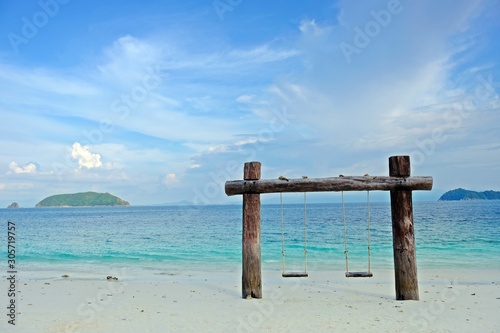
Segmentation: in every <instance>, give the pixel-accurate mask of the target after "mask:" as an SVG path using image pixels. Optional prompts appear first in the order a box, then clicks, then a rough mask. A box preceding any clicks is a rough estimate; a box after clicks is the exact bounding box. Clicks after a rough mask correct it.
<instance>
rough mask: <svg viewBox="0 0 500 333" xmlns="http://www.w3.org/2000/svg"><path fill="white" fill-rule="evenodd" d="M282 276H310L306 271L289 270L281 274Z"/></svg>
mask: <svg viewBox="0 0 500 333" xmlns="http://www.w3.org/2000/svg"><path fill="white" fill-rule="evenodd" d="M281 276H282V277H284V278H302V277H309V274H307V273H306V272H287V273H283V274H281Z"/></svg>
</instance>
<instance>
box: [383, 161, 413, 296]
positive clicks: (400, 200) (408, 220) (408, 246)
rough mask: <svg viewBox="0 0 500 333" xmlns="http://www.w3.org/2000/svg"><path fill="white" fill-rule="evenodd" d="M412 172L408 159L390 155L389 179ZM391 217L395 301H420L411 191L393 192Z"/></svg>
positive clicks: (407, 175) (408, 174) (406, 175)
mask: <svg viewBox="0 0 500 333" xmlns="http://www.w3.org/2000/svg"><path fill="white" fill-rule="evenodd" d="M410 173H411V170H410V157H409V156H391V157H390V158H389V176H391V177H409V176H410ZM391 215H392V246H393V249H394V273H395V277H396V299H397V300H418V280H417V259H416V252H415V233H414V228H413V203H412V192H411V190H403V191H391Z"/></svg>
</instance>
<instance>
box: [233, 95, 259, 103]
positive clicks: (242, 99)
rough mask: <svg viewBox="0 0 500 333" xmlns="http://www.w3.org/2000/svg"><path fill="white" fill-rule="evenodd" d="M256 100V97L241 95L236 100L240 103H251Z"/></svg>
mask: <svg viewBox="0 0 500 333" xmlns="http://www.w3.org/2000/svg"><path fill="white" fill-rule="evenodd" d="M254 98H255V96H254V95H241V96H239V97H238V98H237V99H236V102H238V103H250V102H252V101H253V99H254Z"/></svg>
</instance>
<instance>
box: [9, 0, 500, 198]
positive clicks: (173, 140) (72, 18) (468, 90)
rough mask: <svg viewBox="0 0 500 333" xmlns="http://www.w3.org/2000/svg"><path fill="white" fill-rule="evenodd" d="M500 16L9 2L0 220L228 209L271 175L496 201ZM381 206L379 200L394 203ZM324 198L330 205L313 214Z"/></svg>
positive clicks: (390, 9)
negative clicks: (14, 211)
mask: <svg viewBox="0 0 500 333" xmlns="http://www.w3.org/2000/svg"><path fill="white" fill-rule="evenodd" d="M499 15H500V2H499V1H494V0H458V1H451V0H449V1H430V0H427V1H411V0H401V1H397V0H389V1H369V2H357V1H343V0H340V1H323V0H315V1H309V2H307V3H306V2H305V1H304V2H299V1H295V2H292V1H272V2H267V1H245V0H220V1H219V0H218V1H210V0H209V1H194V0H193V1H182V2H181V1H168V0H164V1H147V2H145V1H126V2H123V1H105V2H103V1H95V0H94V1H92V0H91V1H75V0H72V1H71V0H41V1H32V2H30V3H28V2H14V1H4V0H1V1H0V32H1V33H0V90H1V94H0V114H1V115H2V117H1V119H2V121H1V122H0V132H1V135H0V149H1V151H2V154H1V155H0V156H1V157H0V206H7V205H8V204H10V203H11V202H13V201H17V202H18V203H19V204H20V205H21V206H23V207H32V206H34V205H35V204H36V203H37V202H38V201H40V200H41V199H43V198H44V197H46V196H49V195H52V194H57V193H73V192H83V191H90V190H92V191H99V192H110V193H113V194H115V195H118V196H120V197H122V198H124V199H125V200H128V201H130V202H131V203H132V204H136V205H144V204H158V203H169V202H178V201H188V202H194V203H205V204H216V203H226V202H239V201H240V198H239V197H233V198H228V197H226V196H225V194H224V192H223V184H224V181H225V180H228V179H241V177H242V166H243V163H244V162H245V161H249V160H258V161H261V162H262V163H263V178H277V177H278V176H279V175H285V176H287V177H291V178H293V177H300V176H302V175H308V176H309V177H328V176H337V175H338V174H344V175H363V174H365V173H369V174H370V175H387V173H388V170H387V158H388V157H389V156H391V155H399V154H405V155H410V156H411V158H412V164H413V169H412V172H413V174H414V175H421V176H424V175H425V176H427V175H429V176H433V177H434V190H433V191H432V192H429V193H418V194H416V197H417V198H420V199H422V200H434V199H437V198H438V197H439V196H440V195H441V194H442V193H443V192H445V191H447V190H450V189H453V188H456V187H464V188H468V189H473V190H486V189H495V190H500V177H499V176H498V175H497V172H498V170H499V167H500V97H499V96H500V67H499V63H498V61H499V59H500V57H499V56H500V34H499V33H498V32H499V31H500V21H499V20H498V17H499ZM385 197H386V195H385V194H384V196H379V197H377V198H379V199H380V200H384V198H385ZM325 198H326V200H329V199H328V198H327V197H325V196H319V195H318V197H316V199H317V200H321V199H325Z"/></svg>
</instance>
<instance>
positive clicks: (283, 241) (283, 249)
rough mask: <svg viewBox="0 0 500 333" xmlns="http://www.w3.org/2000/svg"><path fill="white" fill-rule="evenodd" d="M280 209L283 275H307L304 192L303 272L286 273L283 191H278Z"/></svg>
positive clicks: (305, 204)
mask: <svg viewBox="0 0 500 333" xmlns="http://www.w3.org/2000/svg"><path fill="white" fill-rule="evenodd" d="M280 210H281V256H282V262H283V272H282V274H281V275H282V276H283V277H307V276H308V273H307V203H306V193H305V192H304V272H303V273H302V272H298V273H287V272H286V255H285V215H284V213H283V193H282V192H280Z"/></svg>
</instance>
